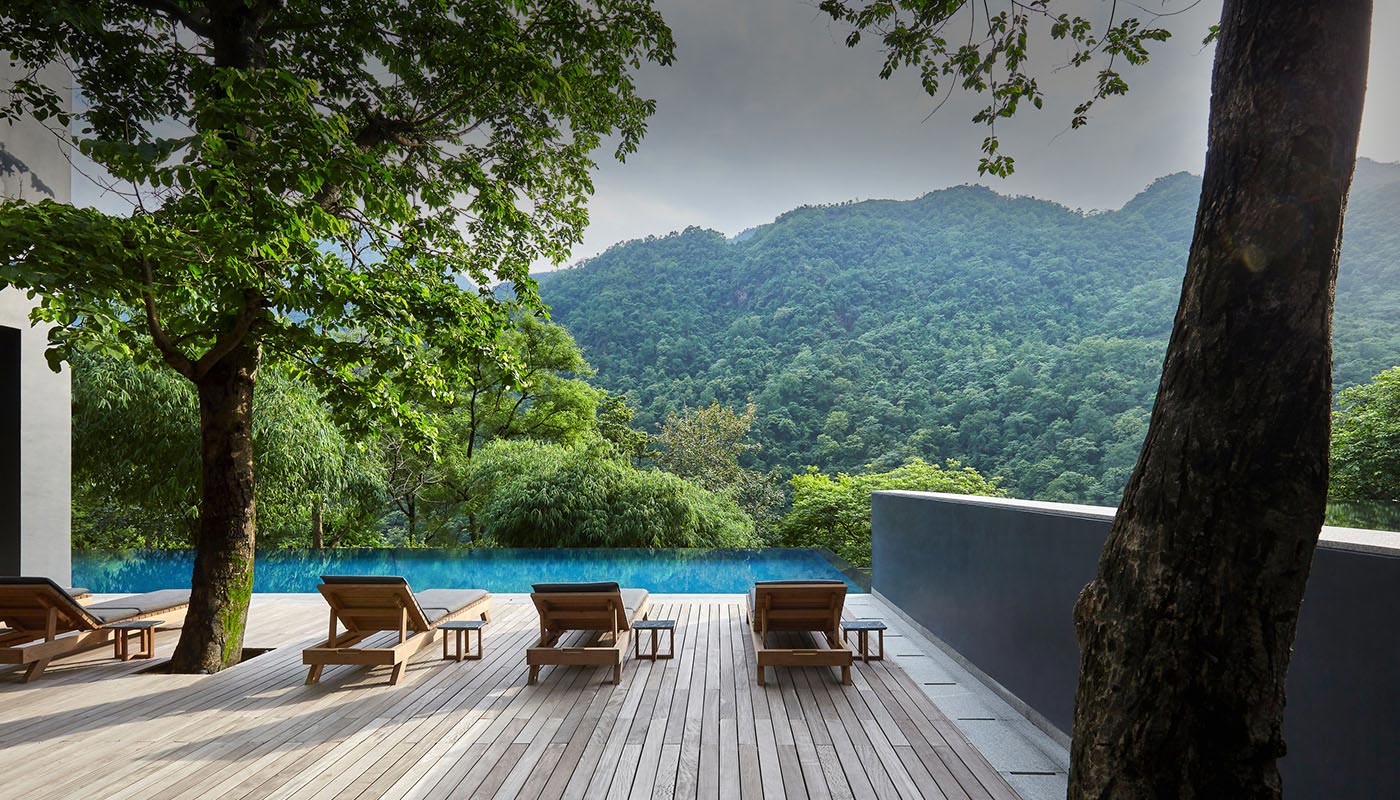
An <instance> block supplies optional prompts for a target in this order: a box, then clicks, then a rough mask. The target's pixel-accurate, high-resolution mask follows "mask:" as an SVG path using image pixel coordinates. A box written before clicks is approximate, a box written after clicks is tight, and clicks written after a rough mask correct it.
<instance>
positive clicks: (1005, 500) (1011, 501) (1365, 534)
mask: <svg viewBox="0 0 1400 800" xmlns="http://www.w3.org/2000/svg"><path fill="white" fill-rule="evenodd" d="M875 494H877V495H889V496H891V497H911V498H915V499H922V500H937V501H939V502H943V503H957V504H961V505H969V506H982V507H984V508H988V507H989V508H1004V509H1007V510H1009V511H1021V512H1031V513H1036V514H1045V515H1047V516H1053V517H1074V518H1076V519H1094V520H1102V521H1105V522H1112V521H1113V517H1114V516H1115V515H1116V514H1117V513H1118V509H1117V508H1114V507H1112V506H1085V505H1075V504H1072V503H1050V502H1046V501H1044V500H1018V499H1016V498H1012V497H980V496H977V495H968V494H946V493H944V492H911V491H903V490H885V491H878V492H875ZM1317 545H1318V547H1321V548H1324V549H1327V550H1346V551H1350V552H1355V553H1369V554H1372V555H1380V556H1390V557H1392V558H1400V532H1395V531H1372V530H1366V529H1364V528H1341V527H1337V526H1334V525H1324V526H1322V534H1321V535H1320V536H1319V537H1318V542H1317Z"/></svg>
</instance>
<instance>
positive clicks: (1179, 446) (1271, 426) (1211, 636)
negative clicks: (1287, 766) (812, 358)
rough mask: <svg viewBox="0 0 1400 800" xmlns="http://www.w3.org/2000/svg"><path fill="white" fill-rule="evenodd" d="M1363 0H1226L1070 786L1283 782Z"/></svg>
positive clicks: (1326, 391)
mask: <svg viewBox="0 0 1400 800" xmlns="http://www.w3.org/2000/svg"><path fill="white" fill-rule="evenodd" d="M1370 18H1371V3H1370V2H1369V0H1329V1H1328V2H1323V1H1322V0H1311V1H1310V2H1283V3H1280V2H1277V0H1226V2H1225V8H1224V12H1223V16H1222V19H1221V29H1220V41H1219V49H1218V51H1217V53H1216V61H1215V73H1214V78H1213V82H1214V89H1213V95H1212V98H1211V114H1210V138H1209V145H1210V149H1209V152H1208V153H1207V156H1206V170H1205V180H1204V184H1203V186H1202V190H1201V205H1200V210H1199V212H1198V214H1197V217H1196V231H1195V237H1194V239H1193V241H1192V243H1191V254H1190V258H1189V260H1188V262H1187V268H1186V279H1185V283H1184V286H1183V288H1182V295H1181V305H1180V308H1179V309H1178V311H1177V316H1176V324H1175V327H1174V328H1173V330H1172V337H1171V343H1170V345H1169V346H1168V349H1167V357H1166V364H1165V366H1164V368H1163V373H1162V381H1161V385H1160V387H1159V389H1158V393H1157V403H1156V406H1155V408H1154V409H1153V412H1152V423H1151V426H1150V428H1149V430H1148V434H1147V442H1146V444H1145V445H1144V447H1143V450H1142V454H1141V456H1140V457H1139V459H1138V463H1137V468H1136V469H1135V470H1134V472H1133V476H1132V478H1131V479H1130V481H1129V483H1128V487H1127V490H1126V492H1125V493H1124V497H1123V504H1122V507H1121V509H1120V510H1119V513H1118V517H1117V519H1116V520H1115V521H1114V524H1113V530H1112V533H1111V534H1110V536H1109V540H1108V543H1107V545H1106V547H1105V549H1104V553H1103V557H1102V560H1101V561H1100V564H1099V572H1098V577H1097V578H1096V579H1095V580H1094V582H1093V583H1091V584H1089V586H1088V587H1087V588H1086V589H1085V590H1084V593H1083V594H1082V595H1081V597H1080V599H1079V604H1078V606H1077V607H1076V609H1075V623H1076V626H1077V629H1078V633H1079V639H1080V644H1081V648H1082V654H1081V661H1080V675H1079V689H1078V693H1077V695H1076V698H1075V717H1074V737H1073V753H1072V766H1071V770H1070V797H1071V798H1076V799H1079V798H1095V800H1098V799H1099V798H1207V797H1209V798H1217V797H1221V798H1223V797H1228V798H1272V797H1278V796H1280V794H1281V786H1280V779H1279V773H1278V765H1277V759H1278V758H1279V757H1280V756H1282V755H1283V753H1284V743H1283V735H1282V720H1281V718H1282V713H1283V705H1284V677H1285V674H1286V672H1287V668H1288V659H1289V654H1290V650H1291V647H1292V642H1293V634H1294V629H1295V627H1296V623H1297V619H1298V610H1299V606H1300V604H1301V602H1302V598H1303V589H1304V586H1305V585H1306V583H1307V578H1308V570H1309V568H1310V565H1311V562H1312V555H1313V549H1314V548H1315V546H1316V544H1317V537H1318V532H1319V529H1320V528H1321V525H1322V519H1323V511H1324V507H1325V504H1326V498H1327V448H1328V428H1329V425H1328V423H1329V412H1330V408H1331V397H1332V394H1331V386H1332V376H1331V366H1332V361H1331V335H1332V298H1333V289H1334V285H1335V282H1336V266H1337V251H1338V247H1339V244H1340V238H1341V228H1342V216H1343V211H1344V209H1345V206H1346V197H1347V191H1348V188H1349V186H1350V183H1351V174H1352V170H1353V166H1354V164H1355V160H1356V140H1357V133H1358V130H1359V128H1360V123H1361V106H1362V97H1363V95H1364V93H1365V83H1366V63H1367V49H1368V46H1369V41H1370Z"/></svg>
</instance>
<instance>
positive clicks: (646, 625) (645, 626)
mask: <svg viewBox="0 0 1400 800" xmlns="http://www.w3.org/2000/svg"><path fill="white" fill-rule="evenodd" d="M632 630H633V632H634V633H635V632H637V631H651V652H650V653H643V652H642V637H641V635H640V634H638V635H637V636H636V640H635V641H634V642H633V644H634V645H635V647H636V654H637V658H645V659H646V660H648V661H655V660H657V659H658V658H661V659H665V658H674V657H675V655H676V621H675V620H673V619H644V620H640V621H638V622H634V623H632ZM660 631H668V632H669V633H670V634H671V641H670V645H671V649H670V652H667V653H665V654H664V655H663V654H661V653H658V652H656V645H657V637H658V635H659V634H660Z"/></svg>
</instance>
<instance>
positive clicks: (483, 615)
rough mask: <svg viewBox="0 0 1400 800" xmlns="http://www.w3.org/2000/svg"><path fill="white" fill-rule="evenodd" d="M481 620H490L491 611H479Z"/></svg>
mask: <svg viewBox="0 0 1400 800" xmlns="http://www.w3.org/2000/svg"><path fill="white" fill-rule="evenodd" d="M481 621H482V622H490V621H491V612H490V611H483V612H481Z"/></svg>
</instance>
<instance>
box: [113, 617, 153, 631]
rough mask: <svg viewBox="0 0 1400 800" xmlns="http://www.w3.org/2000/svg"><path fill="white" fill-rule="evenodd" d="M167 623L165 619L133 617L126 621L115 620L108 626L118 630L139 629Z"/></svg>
mask: <svg viewBox="0 0 1400 800" xmlns="http://www.w3.org/2000/svg"><path fill="white" fill-rule="evenodd" d="M164 624H165V620H163V619H133V620H128V621H126V622H113V623H110V624H108V625H107V626H106V627H108V628H111V629H112V630H117V631H139V630H145V629H146V628H156V627H159V626H161V625H164Z"/></svg>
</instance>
